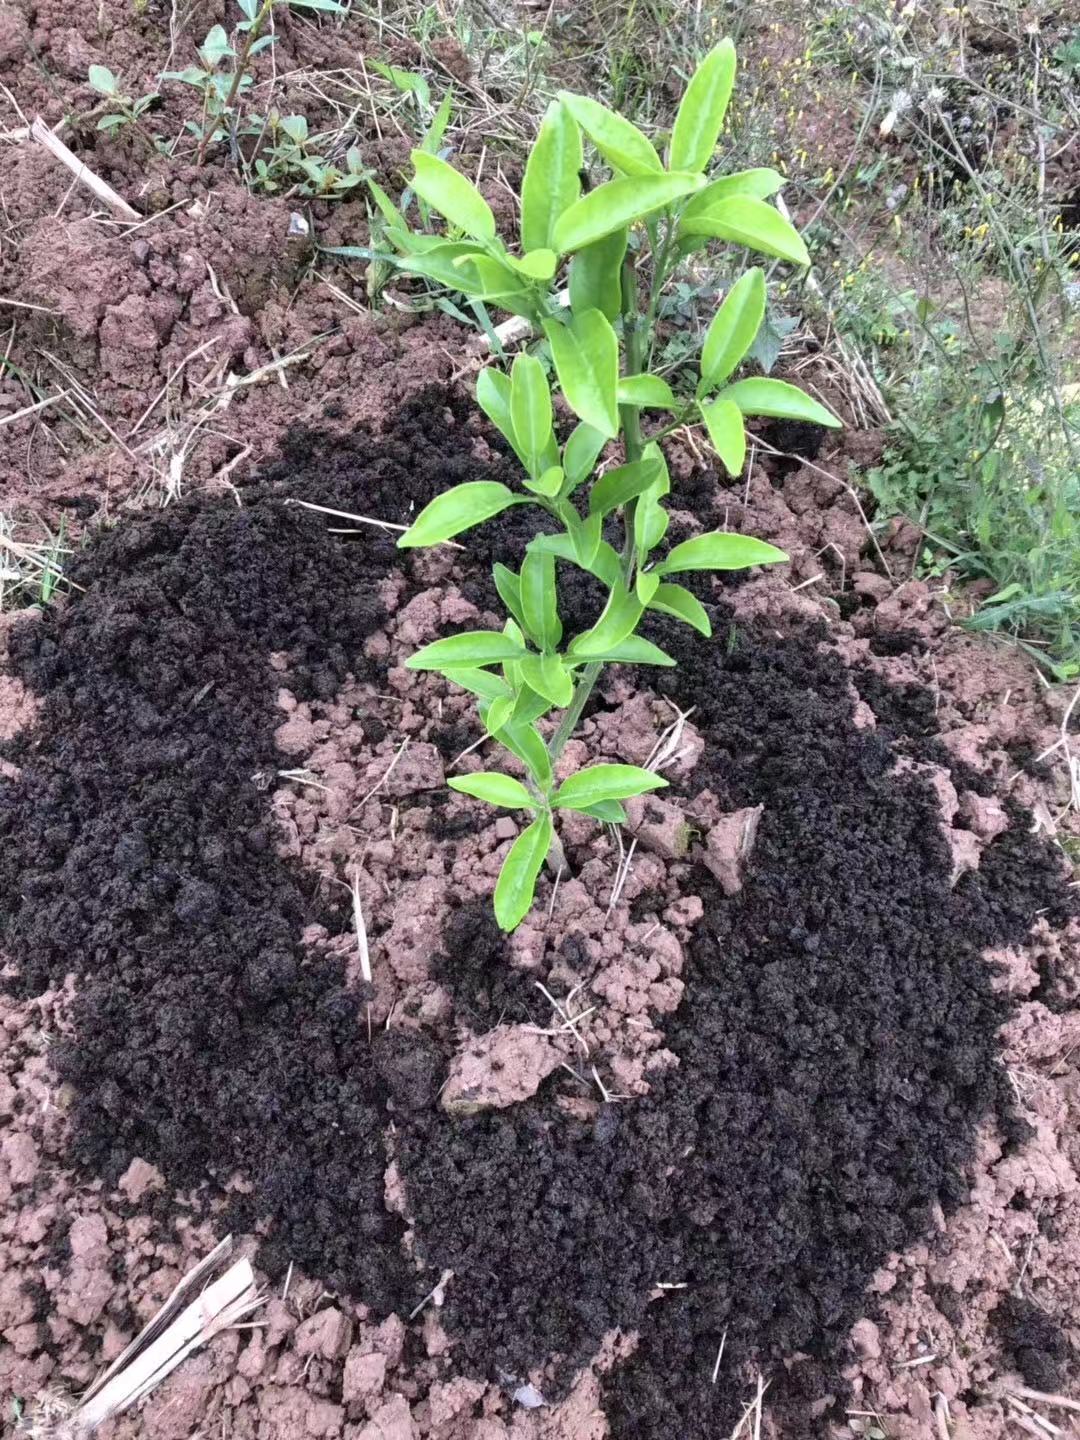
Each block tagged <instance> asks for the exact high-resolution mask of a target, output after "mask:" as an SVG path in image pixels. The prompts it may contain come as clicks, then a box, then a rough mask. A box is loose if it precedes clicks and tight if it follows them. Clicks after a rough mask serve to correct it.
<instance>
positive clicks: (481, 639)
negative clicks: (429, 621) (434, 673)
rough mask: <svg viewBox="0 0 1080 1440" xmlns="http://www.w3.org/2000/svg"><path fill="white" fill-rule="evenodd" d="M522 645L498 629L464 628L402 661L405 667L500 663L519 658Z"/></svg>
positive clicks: (459, 667)
mask: <svg viewBox="0 0 1080 1440" xmlns="http://www.w3.org/2000/svg"><path fill="white" fill-rule="evenodd" d="M525 653H526V650H525V647H524V645H522V644H521V643H520V642H519V641H517V640H515V639H513V637H512V636H510V635H504V634H502V633H501V632H500V631H498V630H465V631H463V632H462V634H460V635H448V636H447V637H446V639H445V640H435V641H433V642H432V643H431V644H430V645H425V646H424V647H423V649H422V650H417V652H416V654H415V655H410V656H409V658H408V659H407V660H406V661H405V668H406V670H468V669H472V668H473V667H474V666H478V665H501V664H502V663H503V661H504V660H520V659H521V657H522V656H523V655H524V654H525Z"/></svg>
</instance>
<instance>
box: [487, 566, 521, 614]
mask: <svg viewBox="0 0 1080 1440" xmlns="http://www.w3.org/2000/svg"><path fill="white" fill-rule="evenodd" d="M491 573H492V577H493V579H494V581H495V589H496V590H497V591H498V592H499V599H500V600H501V601H502V602H503V604H504V605H505V606H506V608H507V610H509V611H510V614H511V615H512V616H513V617H514V619H515V620H516V621H517V623H518V624H519V625H524V624H525V621H524V618H523V616H522V610H521V580H520V579H519V577H518V576H517V575H515V574H514V572H513V570H508V569H507V568H506V566H505V565H502V564H498V565H496V566H495V567H494V569H493V570H492V572H491Z"/></svg>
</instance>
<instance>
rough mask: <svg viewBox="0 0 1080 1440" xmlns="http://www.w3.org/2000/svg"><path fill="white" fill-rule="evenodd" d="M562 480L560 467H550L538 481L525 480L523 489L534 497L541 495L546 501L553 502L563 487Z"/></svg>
mask: <svg viewBox="0 0 1080 1440" xmlns="http://www.w3.org/2000/svg"><path fill="white" fill-rule="evenodd" d="M563 478H564V477H563V468H562V466H561V465H550V466H549V467H548V468H547V469H546V470H545V471H544V473H543V474H542V475H541V476H540V478H539V479H538V480H526V481H525V488H526V489H527V490H531V491H532V492H533V494H534V495H543V496H545V497H546V498H547V499H548V500H554V498H555V496H556V495H558V493H559V491H560V490H561V489H562V487H563Z"/></svg>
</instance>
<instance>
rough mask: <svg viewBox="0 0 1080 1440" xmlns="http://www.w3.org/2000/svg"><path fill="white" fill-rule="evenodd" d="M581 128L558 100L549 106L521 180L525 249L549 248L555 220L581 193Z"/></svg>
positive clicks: (523, 247)
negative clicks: (579, 128)
mask: <svg viewBox="0 0 1080 1440" xmlns="http://www.w3.org/2000/svg"><path fill="white" fill-rule="evenodd" d="M581 166H582V154H581V132H580V131H579V130H578V127H577V122H576V121H575V120H574V118H573V116H572V115H571V114H570V112H569V111H568V110H567V109H566V107H565V106H564V105H563V104H562V103H561V102H560V101H558V100H553V101H552V102H551V104H550V105H549V106H548V108H547V113H546V115H545V116H544V119H543V121H542V122H541V125H540V132H539V134H538V135H537V137H536V140H535V142H534V144H533V147H532V149H531V150H530V151H529V158H528V160H527V161H526V164H525V176H524V178H523V180H522V182H521V245H522V249H523V250H526V251H528V250H541V249H548V248H550V246H551V237H552V233H553V231H554V229H555V222H556V221H557V220H558V218H559V216H560V215H562V213H563V211H564V210H568V209H569V208H570V206H571V205H573V203H574V201H575V200H577V198H578V196H579V195H580V194H581Z"/></svg>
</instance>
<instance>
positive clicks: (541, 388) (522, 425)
mask: <svg viewBox="0 0 1080 1440" xmlns="http://www.w3.org/2000/svg"><path fill="white" fill-rule="evenodd" d="M510 419H511V421H512V423H513V426H514V434H515V435H516V436H517V439H518V444H519V445H520V446H521V448H522V450H524V452H525V458H526V459H527V460H528V461H529V470H530V472H531V473H533V474H534V475H535V473H536V471H537V462H538V460H539V458H540V456H541V455H542V454H543V453H544V451H545V449H546V448H547V443H548V440H549V439H550V438H551V391H550V390H549V389H548V382H547V376H546V375H545V374H544V367H543V366H542V365H541V364H540V361H539V360H537V358H536V356H535V355H526V354H521V355H518V356H517V358H516V359H515V360H514V364H513V368H512V369H511V371H510Z"/></svg>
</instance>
